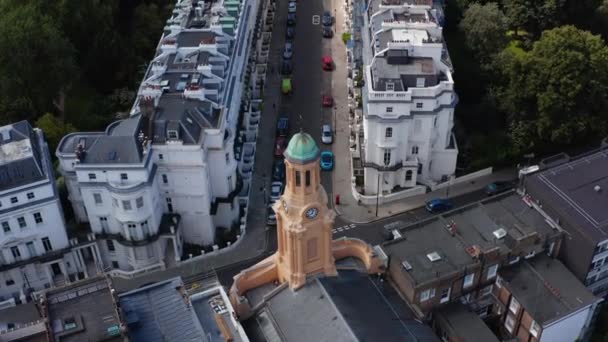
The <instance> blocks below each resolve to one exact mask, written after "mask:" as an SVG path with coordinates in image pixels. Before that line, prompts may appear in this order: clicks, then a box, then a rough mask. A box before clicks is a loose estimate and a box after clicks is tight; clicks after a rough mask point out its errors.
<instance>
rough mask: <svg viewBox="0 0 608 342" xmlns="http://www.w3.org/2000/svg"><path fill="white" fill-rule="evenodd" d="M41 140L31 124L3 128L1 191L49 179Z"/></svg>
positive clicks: (0, 164) (1, 142) (22, 123)
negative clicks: (40, 143) (39, 141)
mask: <svg viewBox="0 0 608 342" xmlns="http://www.w3.org/2000/svg"><path fill="white" fill-rule="evenodd" d="M38 139H39V138H38V135H37V134H36V133H35V132H34V130H33V129H32V127H31V126H30V124H29V123H28V122H27V121H20V122H16V123H14V124H11V125H6V126H2V127H0V191H3V190H8V189H11V188H15V187H19V186H22V185H26V184H29V183H33V182H37V181H39V180H43V179H45V178H47V176H46V175H45V170H44V166H43V160H42V158H43V156H42V152H43V151H42V148H41V147H40V146H39V144H38Z"/></svg>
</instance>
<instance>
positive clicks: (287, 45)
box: [283, 41, 293, 59]
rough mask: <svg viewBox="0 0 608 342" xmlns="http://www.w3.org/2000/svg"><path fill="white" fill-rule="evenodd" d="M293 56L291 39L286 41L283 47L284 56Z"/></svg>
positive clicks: (287, 57) (286, 57)
mask: <svg viewBox="0 0 608 342" xmlns="http://www.w3.org/2000/svg"><path fill="white" fill-rule="evenodd" d="M291 57H293V43H292V42H291V41H286V42H285V47H284V48H283V58H285V59H291Z"/></svg>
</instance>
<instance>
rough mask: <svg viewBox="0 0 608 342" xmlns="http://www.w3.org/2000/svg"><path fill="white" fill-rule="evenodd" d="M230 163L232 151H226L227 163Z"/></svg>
mask: <svg viewBox="0 0 608 342" xmlns="http://www.w3.org/2000/svg"><path fill="white" fill-rule="evenodd" d="M228 164H230V153H226V165H228Z"/></svg>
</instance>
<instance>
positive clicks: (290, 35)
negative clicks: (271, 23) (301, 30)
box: [285, 26, 296, 39]
mask: <svg viewBox="0 0 608 342" xmlns="http://www.w3.org/2000/svg"><path fill="white" fill-rule="evenodd" d="M295 35H296V29H295V28H294V27H293V26H287V30H286V31H285V37H286V38H287V39H293V37H294V36H295Z"/></svg>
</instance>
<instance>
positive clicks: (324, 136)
mask: <svg viewBox="0 0 608 342" xmlns="http://www.w3.org/2000/svg"><path fill="white" fill-rule="evenodd" d="M333 136H334V135H333V132H332V131H331V126H330V125H323V127H322V128H321V141H322V142H323V143H324V144H331V143H332V142H333Z"/></svg>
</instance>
